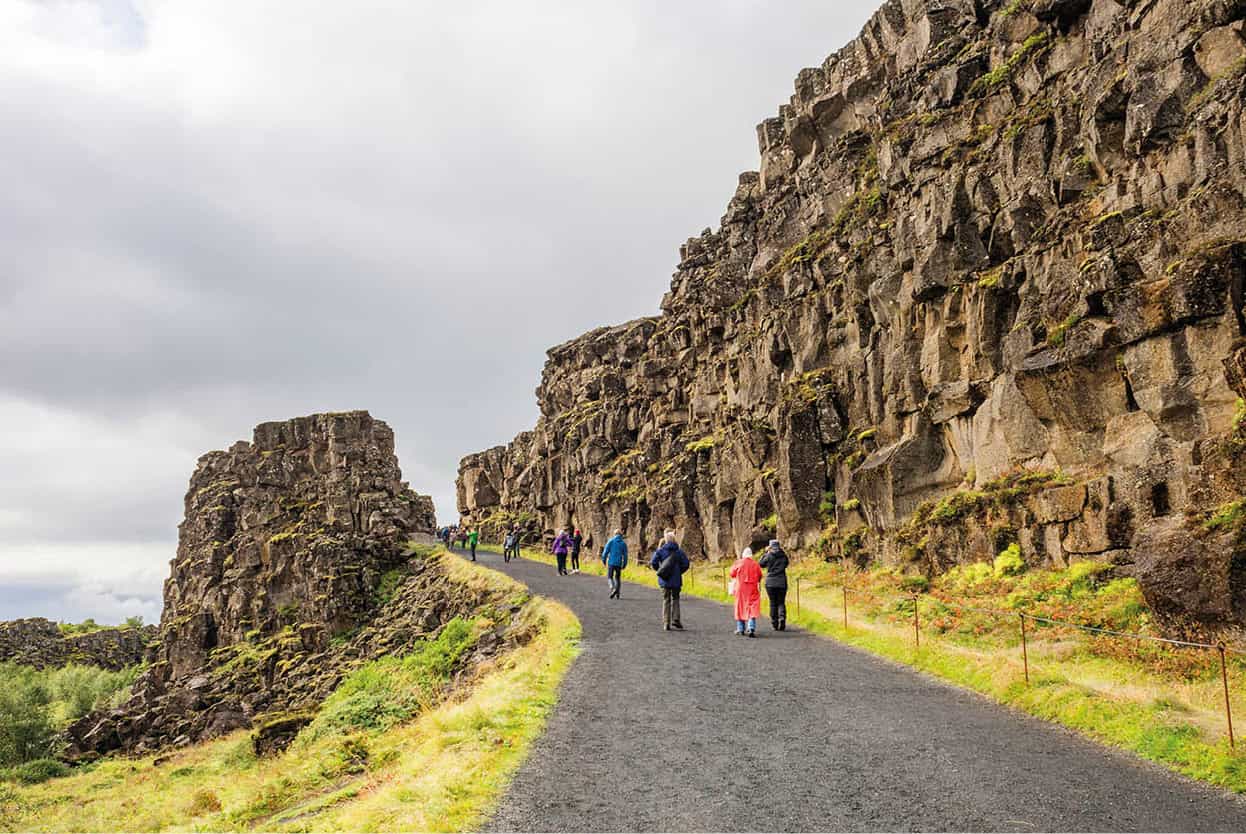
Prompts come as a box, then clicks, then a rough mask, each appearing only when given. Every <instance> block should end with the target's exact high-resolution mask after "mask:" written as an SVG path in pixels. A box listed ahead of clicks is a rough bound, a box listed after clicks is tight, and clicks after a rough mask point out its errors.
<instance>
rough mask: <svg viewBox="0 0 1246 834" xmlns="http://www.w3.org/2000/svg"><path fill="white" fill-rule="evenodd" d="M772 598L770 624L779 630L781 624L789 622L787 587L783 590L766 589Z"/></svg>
mask: <svg viewBox="0 0 1246 834" xmlns="http://www.w3.org/2000/svg"><path fill="white" fill-rule="evenodd" d="M766 595H767V596H768V597H770V622H771V623H773V624H774V626H775V627H776V628H778V625H779V623H785V622H787V586H786V585H785V586H783V587H782V588H770V587H767V588H766Z"/></svg>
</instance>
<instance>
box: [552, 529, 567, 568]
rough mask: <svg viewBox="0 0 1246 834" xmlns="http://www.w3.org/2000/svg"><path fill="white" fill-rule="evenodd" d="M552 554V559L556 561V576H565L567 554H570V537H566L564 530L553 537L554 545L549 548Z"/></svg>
mask: <svg viewBox="0 0 1246 834" xmlns="http://www.w3.org/2000/svg"><path fill="white" fill-rule="evenodd" d="M550 550H552V551H553V553H554V558H555V559H556V560H557V561H558V575H559V576H566V575H567V554H568V553H570V552H571V537H570V536H568V535H567V531H566V529H565V528H564V529H562V530H559V531H558V535H557V536H555V537H554V545H553V547H551V548H550Z"/></svg>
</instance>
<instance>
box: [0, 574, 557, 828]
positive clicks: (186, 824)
mask: <svg viewBox="0 0 1246 834" xmlns="http://www.w3.org/2000/svg"><path fill="white" fill-rule="evenodd" d="M444 558H446V565H447V569H448V570H449V572H450V575H451V577H452V578H454V580H455V581H459V582H463V583H464V584H468V585H473V586H481V585H483V586H486V587H489V588H491V589H494V590H498V589H500V590H502V591H503V592H504V594H506V595H507V596H508V597H509V598H511V599H513V600H515V601H516V602H522V603H523V606H524V607H523V609H522V611H521V612H520V617H521V618H522V625H523V626H524V627H531V628H532V629H534V633H535V637H534V638H533V639H532V640H531V641H530V642H528V643H527V644H525V645H523V646H522V647H520V648H518V649H515V650H513V651H511V652H509V653H507V654H505V655H502V656H501V657H499V658H497V659H495V660H494V661H493V662H492V665H491V666H490V667H488V668H485V669H482V670H481V671H480V674H479V675H478V677H477V678H476V680H475V682H474V685H471V686H470V687H461V688H459V689H457V690H456V691H455V693H454V695H453V696H452V697H451V699H450V700H448V701H444V702H441V703H440V704H438V705H434V706H430V707H429V708H428V709H426V710H424V711H422V712H420V714H419V715H418V717H416V718H414V719H413V720H410V721H406V722H404V723H399V724H396V725H393V726H390V727H389V728H388V729H376V730H365V729H359V728H356V727H347V728H340V729H335V730H333V731H331V732H326V733H324V734H321V735H317V734H316V733H314V732H308V731H307V730H305V731H304V734H302V735H300V737H299V738H298V739H296V740H295V742H294V744H293V745H292V746H291V747H290V748H289V749H288V750H287V751H286V752H285V753H283V754H280V755H277V756H274V757H271V758H266V759H263V760H257V759H256V757H255V755H254V753H253V752H252V748H251V741H250V734H249V733H248V732H245V731H244V732H240V733H235V734H233V735H230V736H227V737H225V738H222V739H219V740H216V741H212V742H208V743H206V744H200V745H197V746H194V747H190V748H186V749H184V750H179V751H177V752H174V753H172V754H171V755H168V756H167V758H166V759H165V760H164V761H163V762H162V763H161V764H160V765H156V764H155V758H154V757H151V756H148V757H144V758H136V759H122V758H113V759H107V760H104V761H102V762H100V763H98V764H96V765H92V766H88V767H85V768H82V769H80V770H79V771H77V772H75V774H74V775H72V776H68V777H65V778H62V779H54V780H52V781H50V782H47V783H45V784H42V785H36V786H30V787H26V786H22V785H18V784H7V783H2V782H0V830H7V831H84V830H95V831H115V830H125V831H163V830H206V831H223V830H241V829H251V828H260V829H263V830H266V831H311V830H315V831H326V830H338V831H391V830H414V831H462V830H473V829H476V828H479V827H480V825H481V824H482V823H483V822H484V820H485V819H486V818H487V816H488V814H489V813H490V811H491V810H492V809H493V808H494V807H495V805H496V803H497V801H498V799H499V798H500V797H501V794H502V792H503V790H504V789H505V788H506V786H507V785H508V784H509V782H510V779H511V777H512V775H513V774H514V772H515V771H516V770H517V769H518V767H519V766H520V764H521V763H522V762H523V760H524V758H526V756H527V753H528V750H529V749H530V747H531V745H532V742H533V741H534V740H535V739H536V738H537V737H538V736H539V735H540V733H541V731H542V730H543V729H544V726H545V721H546V719H547V717H548V716H549V713H550V711H551V710H552V708H553V706H554V703H555V702H556V700H557V690H558V685H559V683H560V682H561V680H562V678H563V676H564V675H565V673H566V671H567V669H568V668H569V667H570V664H571V661H572V660H573V659H574V657H575V655H576V653H577V652H578V642H579V635H580V626H579V622H578V621H577V620H576V619H575V617H574V615H572V614H571V612H570V611H568V610H567V609H566V608H565V607H563V606H561V605H559V604H557V603H554V602H551V601H549V600H544V599H540V598H529V596H528V593H527V590H526V589H525V588H524V587H523V586H522V585H519V584H518V583H515V582H513V581H512V580H510V579H508V578H506V577H504V576H502V575H501V574H498V573H496V572H493V571H488V570H486V569H483V568H479V567H476V566H472V565H469V564H467V563H464V562H462V560H460V559H457V558H454V557H444ZM453 642H454V641H448V644H447V645H449V644H450V643H453ZM443 648H444V647H443Z"/></svg>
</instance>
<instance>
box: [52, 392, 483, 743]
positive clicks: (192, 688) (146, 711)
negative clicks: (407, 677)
mask: <svg viewBox="0 0 1246 834" xmlns="http://www.w3.org/2000/svg"><path fill="white" fill-rule="evenodd" d="M434 523H435V521H434V515H433V506H432V500H431V499H429V498H428V497H426V496H421V495H416V494H415V493H413V492H412V491H411V490H410V489H408V487H407V485H406V484H405V483H404V482H402V480H401V473H400V471H399V469H398V461H397V459H396V458H395V456H394V437H393V432H392V431H391V430H390V428H389V427H388V426H387V425H386V424H385V423H383V422H381V421H380V420H375V419H373V418H372V417H371V416H370V415H368V413H367V412H362V411H356V412H348V413H342V414H318V415H313V416H311V417H302V418H298V419H294V420H287V421H285V422H278V423H264V424H262V425H260V426H258V427H256V429H255V435H254V441H253V442H252V443H246V442H239V443H237V444H235V445H234V446H232V447H231V448H230V449H229V450H228V451H224V452H210V453H208V454H206V455H204V456H203V457H202V458H200V459H199V463H198V466H197V467H196V469H195V472H194V475H193V476H192V477H191V480H190V489H189V490H188V492H187V494H186V516H185V520H184V521H183V522H182V524H181V526H180V529H179V541H178V549H177V557H176V558H175V559H174V561H173V564H172V573H171V575H170V577H169V579H168V580H167V581H166V582H165V588H164V611H163V615H162V619H161V623H160V630H159V636H158V639H157V640H155V641H154V642H153V643H152V645H151V650H150V652H151V656H150V661H151V667H150V669H149V670H148V671H147V672H145V673H144V674H143V676H142V677H141V678H140V679H139V680H138V682H137V683H136V684H135V687H134V695H133V697H132V698H131V700H130V701H129V702H128V703H127V704H125V705H124V706H123V707H122V708H121V709H118V710H115V711H113V712H111V713H107V714H93V715H90V716H87V718H85V719H83V720H82V721H80V722H79V723H78V724H75V725H74V726H73V727H71V728H70V733H69V735H70V739H71V742H72V747H71V755H77V756H82V755H85V754H88V753H92V752H94V753H103V752H108V751H111V750H115V749H124V750H133V751H144V750H152V749H158V748H160V747H163V746H166V745H168V744H183V743H188V742H191V741H195V740H198V739H201V738H205V737H211V736H214V735H219V734H221V733H224V732H228V731H230V730H234V729H237V728H239V727H245V726H249V725H250V724H251V723H252V721H253V720H254V719H255V718H257V717H259V716H262V715H267V714H271V713H273V712H278V711H289V710H295V709H306V708H311V707H314V706H315V705H316V704H318V703H319V701H320V700H321V699H323V698H324V696H325V695H327V694H328V692H330V691H331V690H332V688H333V686H334V685H336V683H337V681H338V680H340V678H341V676H342V675H343V674H345V673H346V672H347V671H349V669H351V668H353V666H355V665H357V664H358V663H359V662H362V660H363V659H365V658H367V657H372V656H375V655H376V654H378V653H383V652H387V651H402V650H403V649H404V647H409V646H411V645H413V641H417V640H420V639H423V638H424V637H426V636H428V635H429V634H432V633H434V632H436V630H437V629H438V628H439V627H440V626H441V625H442V624H443V623H444V622H446V621H447V620H449V619H451V618H453V617H455V616H459V615H463V614H466V613H468V612H470V611H471V610H472V609H473V607H474V606H476V605H477V604H480V603H481V602H482V600H481V599H480V595H479V594H474V593H472V592H469V591H467V590H463V589H455V588H452V587H450V586H449V585H448V583H447V582H446V581H444V577H443V575H442V574H443V572H442V571H441V570H440V569H439V568H438V566H437V564H436V562H435V561H432V562H430V561H427V560H424V559H420V558H416V559H415V560H414V561H413V560H412V551H411V549H410V547H409V542H410V541H411V540H412V539H413V538H415V537H417V536H419V535H421V534H425V535H426V534H428V533H429V532H431V530H432V528H433V526H434ZM390 595H392V597H393V599H392V601H390V604H389V605H385V604H384V603H385V602H386V601H387V600H386V599H385V597H387V596H390Z"/></svg>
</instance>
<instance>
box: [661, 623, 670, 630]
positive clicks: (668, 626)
mask: <svg viewBox="0 0 1246 834" xmlns="http://www.w3.org/2000/svg"><path fill="white" fill-rule="evenodd" d="M662 630H663V631H670V630H671V627H670V625H669V624H667V625H664V626H662Z"/></svg>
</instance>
